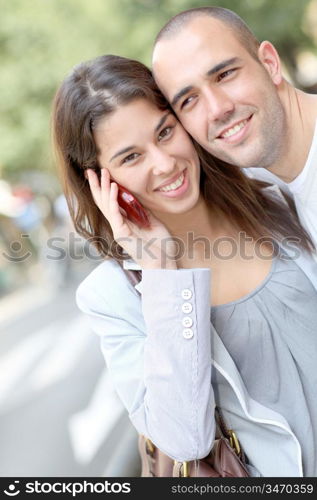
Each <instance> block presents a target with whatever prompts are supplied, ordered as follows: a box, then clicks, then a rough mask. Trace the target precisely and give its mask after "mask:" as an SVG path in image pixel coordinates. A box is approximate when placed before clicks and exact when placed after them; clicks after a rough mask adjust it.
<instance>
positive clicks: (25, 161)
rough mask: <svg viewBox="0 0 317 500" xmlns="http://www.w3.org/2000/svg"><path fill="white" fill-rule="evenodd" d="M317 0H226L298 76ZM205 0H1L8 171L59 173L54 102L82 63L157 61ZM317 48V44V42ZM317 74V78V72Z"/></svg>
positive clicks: (0, 92) (0, 85)
mask: <svg viewBox="0 0 317 500" xmlns="http://www.w3.org/2000/svg"><path fill="white" fill-rule="evenodd" d="M312 2H316V0H218V1H217V2H216V5H219V6H223V7H227V8H231V9H232V10H234V11H236V12H237V13H238V14H240V15H241V16H242V17H243V18H244V19H245V20H246V22H247V23H248V24H249V25H250V26H251V28H252V29H253V31H254V32H255V34H256V35H257V36H258V37H259V38H260V39H269V40H271V41H272V42H273V43H274V44H276V46H277V48H278V49H279V52H280V54H281V56H282V59H283V61H284V63H285V65H286V66H287V68H288V70H289V72H290V75H291V76H292V78H293V79H294V81H295V82H296V64H297V63H296V54H297V52H298V50H299V49H309V50H312V49H313V48H314V43H313V40H312V38H311V34H310V33H309V32H307V30H306V32H305V30H304V29H303V26H304V24H303V19H304V16H305V12H306V8H307V6H308V4H311V3H312ZM210 4H211V2H210V1H209V2H208V1H203V0H199V1H196V0H0V8H1V10H0V11H1V23H0V56H1V79H0V111H1V118H2V119H1V124H0V173H1V175H2V176H3V177H5V178H7V179H9V180H11V181H17V180H18V179H19V178H20V176H21V174H22V173H24V178H25V175H27V172H28V171H34V170H35V171H36V170H42V171H43V170H44V171H45V170H46V171H54V163H53V159H52V153H51V146H50V123H49V122H50V112H51V102H52V99H53V96H54V93H55V91H56V88H57V86H58V85H59V83H60V81H61V80H62V79H63V78H64V76H65V75H66V74H67V73H68V72H69V70H70V69H71V68H72V66H74V65H75V64H77V63H78V62H80V61H82V60H85V59H90V58H93V57H95V56H97V55H101V54H105V53H115V54H119V55H123V56H126V57H133V58H137V59H140V60H142V61H143V62H145V63H146V64H149V63H150V54H151V49H152V44H153V40H154V38H155V35H156V33H157V32H158V31H159V29H160V27H161V26H162V25H163V24H164V23H165V22H166V21H167V20H168V19H169V18H170V17H171V16H173V15H174V14H176V13H177V12H180V11H181V10H184V9H187V8H192V7H196V6H205V5H210ZM315 50H316V48H315ZM316 80H317V77H316Z"/></svg>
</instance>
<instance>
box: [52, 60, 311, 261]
mask: <svg viewBox="0 0 317 500" xmlns="http://www.w3.org/2000/svg"><path fill="white" fill-rule="evenodd" d="M139 98H143V99H146V100H148V101H149V102H151V103H152V104H154V105H155V106H157V107H158V108H159V109H162V110H165V109H167V108H168V104H167V102H166V100H165V98H164V97H163V96H162V94H161V93H160V91H159V89H158V88H157V86H156V84H155V81H154V79H153V77H152V73H151V71H150V70H149V69H148V68H147V67H146V66H144V65H143V64H142V63H140V62H138V61H134V60H131V59H126V58H123V57H119V56H112V55H107V56H101V57H98V58H96V59H94V60H92V61H88V62H85V63H82V64H80V65H78V66H76V67H75V68H74V69H73V71H72V72H71V74H70V75H69V76H68V77H67V78H66V79H65V80H64V81H63V82H62V84H61V86H60V88H59V89H58V91H57V93H56V96H55V99H54V104H53V115H52V128H53V140H54V145H55V151H56V154H57V158H58V168H59V174H60V178H61V182H62V186H63V190H64V193H65V196H66V200H67V203H68V208H69V211H70V215H71V218H72V220H73V224H74V227H75V230H76V231H77V232H78V234H80V235H81V236H83V237H84V238H85V239H88V240H89V241H90V242H91V243H92V244H93V245H94V246H95V247H96V248H97V250H98V252H99V253H100V254H101V255H102V256H104V257H113V258H115V259H120V260H124V259H126V258H129V257H128V256H126V255H123V249H122V247H120V245H119V244H118V243H117V242H116V241H115V240H114V238H113V233H112V230H111V226H110V224H109V223H108V221H107V220H106V219H105V217H104V216H103V214H102V213H101V211H100V210H99V209H98V207H97V206H96V204H95V202H94V200H93V198H92V195H91V191H90V187H89V183H88V181H87V180H86V177H85V175H84V172H85V169H87V168H93V169H95V170H96V171H97V172H99V171H100V169H99V166H98V160H97V154H98V151H97V148H96V144H95V141H94V137H93V129H94V127H95V125H96V124H97V123H98V121H99V120H100V119H102V118H104V117H106V116H107V115H110V114H111V113H113V112H114V111H115V110H116V109H117V107H118V106H120V105H124V104H127V103H129V102H132V101H133V100H135V99H139ZM195 147H196V149H197V151H198V154H199V157H200V162H201V180H200V189H201V192H202V194H203V196H204V198H205V200H206V203H207V204H208V206H210V207H211V208H212V209H213V211H214V212H215V213H219V214H221V215H222V216H225V217H226V218H227V219H228V220H229V221H230V222H231V223H232V224H233V225H234V226H235V227H236V228H238V229H239V230H240V231H244V232H245V233H246V234H247V235H249V236H251V237H253V238H255V239H257V238H261V237H271V238H273V239H274V241H282V240H283V239H284V238H293V239H294V238H296V241H297V242H298V245H299V246H300V247H301V248H303V249H304V250H306V251H308V252H311V251H312V250H313V249H314V245H313V243H312V241H311V239H310V237H309V235H308V233H307V232H306V231H305V229H304V228H303V227H302V226H301V224H300V222H299V219H298V217H297V215H296V212H295V210H294V207H293V206H292V203H291V202H290V200H288V203H284V202H283V201H282V200H280V199H279V198H278V197H276V196H274V194H271V193H268V192H267V191H268V190H266V189H264V188H265V187H266V184H264V183H262V182H260V181H256V180H254V179H250V178H248V177H247V176H246V175H244V173H243V172H242V171H241V170H240V169H239V168H238V167H235V166H232V165H229V164H227V163H225V162H223V161H220V160H218V159H215V158H214V157H212V156H211V155H210V154H209V153H207V152H206V151H204V150H202V148H200V147H199V146H198V145H197V144H195Z"/></svg>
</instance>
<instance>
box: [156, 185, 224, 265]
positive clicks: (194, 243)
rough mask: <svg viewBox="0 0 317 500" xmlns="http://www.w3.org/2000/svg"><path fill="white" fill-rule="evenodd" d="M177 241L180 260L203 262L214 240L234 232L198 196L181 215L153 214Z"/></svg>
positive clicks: (222, 218) (201, 197)
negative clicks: (191, 206)
mask: <svg viewBox="0 0 317 500" xmlns="http://www.w3.org/2000/svg"><path fill="white" fill-rule="evenodd" d="M155 215H157V217H158V218H159V219H160V221H161V222H163V224H165V226H166V227H167V229H168V230H169V232H170V234H171V236H172V237H173V238H175V239H176V241H179V254H180V255H181V258H180V260H186V259H188V258H189V259H194V260H203V259H206V255H208V250H209V249H210V247H211V245H212V244H213V242H214V241H215V239H216V238H219V237H221V236H232V235H233V233H234V231H233V228H232V226H231V225H230V224H229V223H228V221H227V220H226V218H225V217H224V216H221V215H220V214H217V213H215V212H214V211H213V210H212V209H211V208H210V207H208V206H207V204H206V202H205V200H204V198H203V196H202V195H200V197H199V199H198V202H197V203H196V205H195V206H194V207H193V208H192V209H191V210H189V211H188V212H185V213H182V214H170V213H169V214H166V213H157V214H155Z"/></svg>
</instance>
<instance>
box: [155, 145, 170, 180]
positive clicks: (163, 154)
mask: <svg viewBox="0 0 317 500" xmlns="http://www.w3.org/2000/svg"><path fill="white" fill-rule="evenodd" d="M175 164H176V160H175V157H174V156H173V155H171V154H169V153H168V152H167V151H164V149H163V148H162V147H159V146H154V147H153V148H152V150H151V165H152V171H153V174H154V175H160V174H169V173H170V172H173V171H174V170H175Z"/></svg>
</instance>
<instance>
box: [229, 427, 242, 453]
mask: <svg viewBox="0 0 317 500" xmlns="http://www.w3.org/2000/svg"><path fill="white" fill-rule="evenodd" d="M228 434H229V444H230V446H231V448H233V449H234V451H235V452H236V454H237V455H238V457H239V456H240V455H241V447H240V443H239V440H238V438H237V436H236V433H235V432H234V431H233V430H232V429H228Z"/></svg>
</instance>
